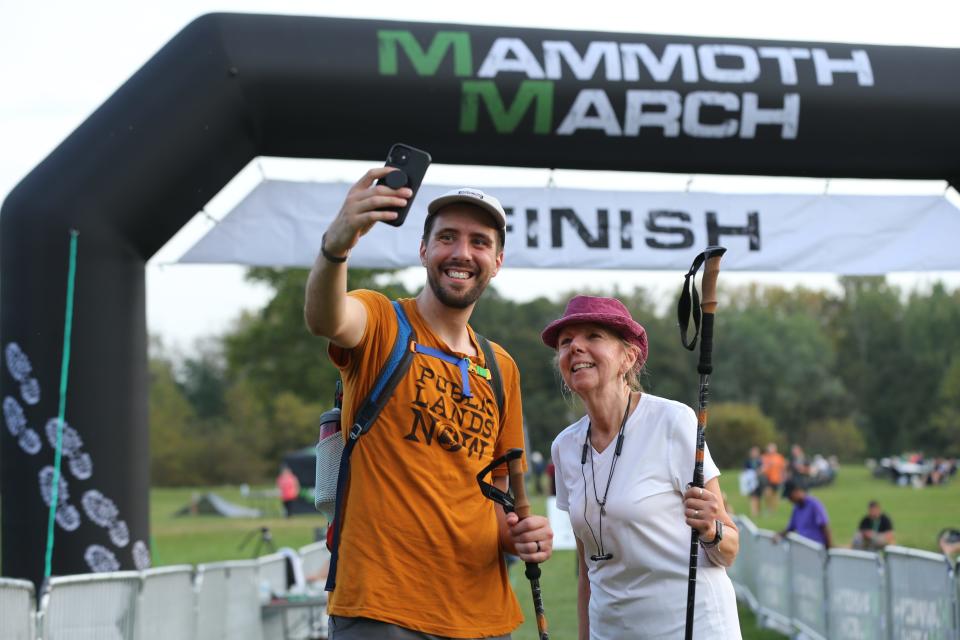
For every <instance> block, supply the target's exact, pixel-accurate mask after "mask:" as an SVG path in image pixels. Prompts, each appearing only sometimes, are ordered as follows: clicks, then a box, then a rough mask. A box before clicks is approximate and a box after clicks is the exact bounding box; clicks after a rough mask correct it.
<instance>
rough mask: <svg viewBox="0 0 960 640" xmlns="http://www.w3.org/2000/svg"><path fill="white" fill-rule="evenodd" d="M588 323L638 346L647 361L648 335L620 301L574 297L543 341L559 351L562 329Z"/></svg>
mask: <svg viewBox="0 0 960 640" xmlns="http://www.w3.org/2000/svg"><path fill="white" fill-rule="evenodd" d="M586 323H593V324H599V325H603V326H605V327H609V328H610V329H612V330H614V331H616V332H617V333H619V334H620V335H621V336H622V337H623V339H624V340H626V341H627V342H631V343H633V344H635V345H637V347H639V349H640V360H641V361H642V362H646V361H647V332H646V330H645V329H644V328H643V326H642V325H641V324H640V323H639V322H637V321H635V320H634V319H633V317H632V316H631V315H630V312H629V311H628V310H627V308H626V307H625V306H623V303H622V302H620V301H619V300H617V299H616V298H597V297H594V296H574V297H573V298H571V299H570V302H568V303H567V308H566V310H565V311H564V312H563V316H561V317H560V318H557V319H556V320H554V321H553V322H551V323H550V324H548V325H547V328H546V329H544V330H543V333H541V334H540V339H541V340H543V344H545V345H547V346H548V347H550V348H551V349H556V348H557V338H558V336H559V335H560V330H561V329H563V328H564V327H566V326H567V325H571V324H586Z"/></svg>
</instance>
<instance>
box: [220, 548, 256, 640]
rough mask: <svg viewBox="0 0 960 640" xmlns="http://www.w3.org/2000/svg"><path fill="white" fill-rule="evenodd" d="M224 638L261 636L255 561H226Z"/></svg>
mask: <svg viewBox="0 0 960 640" xmlns="http://www.w3.org/2000/svg"><path fill="white" fill-rule="evenodd" d="M227 565H228V567H227V636H226V637H227V638H229V639H230V640H262V638H263V629H262V628H261V625H260V604H261V600H260V586H259V584H258V581H257V561H256V560H239V561H236V562H229V563H227Z"/></svg>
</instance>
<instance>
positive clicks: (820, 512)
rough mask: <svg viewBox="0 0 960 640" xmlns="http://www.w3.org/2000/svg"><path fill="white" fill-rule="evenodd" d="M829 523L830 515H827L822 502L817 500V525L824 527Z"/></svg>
mask: <svg viewBox="0 0 960 640" xmlns="http://www.w3.org/2000/svg"><path fill="white" fill-rule="evenodd" d="M828 524H830V516H828V515H827V508H826V507H825V506H823V503H822V502H820V501H819V500H818V501H817V526H818V527H825V526H827V525H828Z"/></svg>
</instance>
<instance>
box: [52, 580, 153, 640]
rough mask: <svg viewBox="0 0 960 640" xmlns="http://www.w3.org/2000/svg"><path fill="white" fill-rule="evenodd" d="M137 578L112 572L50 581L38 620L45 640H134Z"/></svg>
mask: <svg viewBox="0 0 960 640" xmlns="http://www.w3.org/2000/svg"><path fill="white" fill-rule="evenodd" d="M139 592H140V574H139V573H137V572H136V571H113V572H109V573H94V574H85V575H79V576H66V577H62V578H51V580H50V588H49V591H48V592H47V593H46V594H44V596H43V598H42V604H41V610H40V617H41V629H42V634H41V635H42V637H43V638H45V639H46V640H60V639H69V640H134V635H135V633H136V615H137V596H138V594H139Z"/></svg>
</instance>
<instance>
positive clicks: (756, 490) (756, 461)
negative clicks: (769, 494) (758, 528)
mask: <svg viewBox="0 0 960 640" xmlns="http://www.w3.org/2000/svg"><path fill="white" fill-rule="evenodd" d="M762 467H763V461H762V460H761V459H760V447H757V446H753V447H750V453H749V455H748V456H747V459H746V461H744V463H743V471H741V472H740V485H741V487H740V488H741V494H742V495H747V496H750V515H751V516H753V517H754V518H756V517H757V516H758V515H760V496H762V495H763V485H764V483H763V474H762V473H761V468H762Z"/></svg>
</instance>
